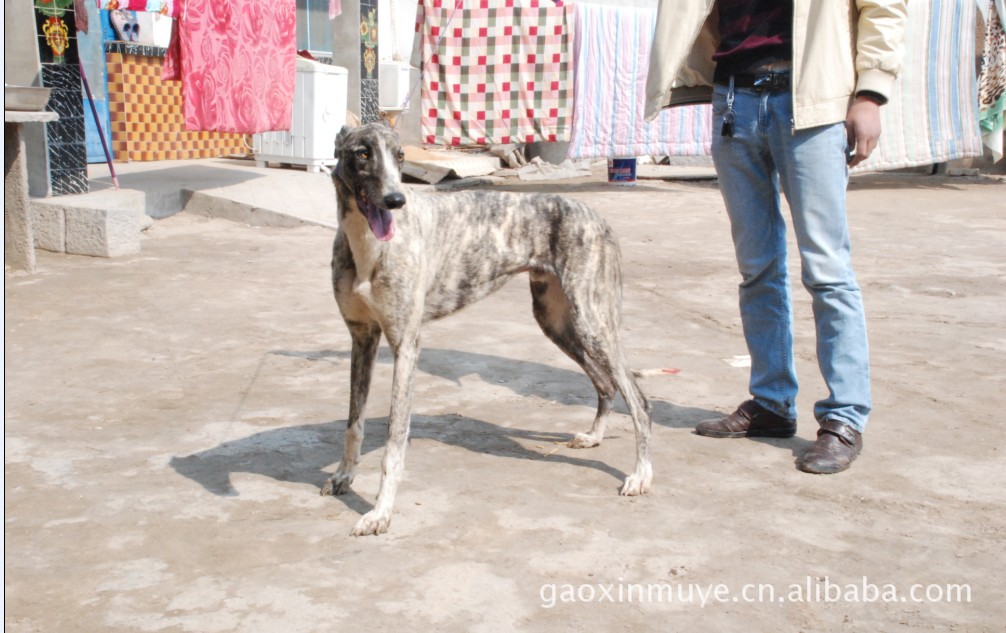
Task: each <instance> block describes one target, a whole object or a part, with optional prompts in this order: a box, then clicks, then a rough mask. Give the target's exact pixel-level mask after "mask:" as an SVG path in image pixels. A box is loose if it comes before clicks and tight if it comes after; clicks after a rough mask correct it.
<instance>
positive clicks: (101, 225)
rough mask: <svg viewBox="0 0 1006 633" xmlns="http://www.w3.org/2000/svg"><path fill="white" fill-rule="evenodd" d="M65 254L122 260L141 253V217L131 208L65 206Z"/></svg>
mask: <svg viewBox="0 0 1006 633" xmlns="http://www.w3.org/2000/svg"><path fill="white" fill-rule="evenodd" d="M65 214H66V252H67V253H69V254H71V255H91V256H92V257H119V256H122V255H133V254H135V253H139V252H140V230H141V226H142V225H141V218H140V214H139V213H137V212H136V211H134V210H131V209H90V208H80V207H66V208H65Z"/></svg>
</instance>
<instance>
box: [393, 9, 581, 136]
mask: <svg viewBox="0 0 1006 633" xmlns="http://www.w3.org/2000/svg"><path fill="white" fill-rule="evenodd" d="M573 11H574V9H573V7H572V6H562V3H555V2H553V1H552V0H467V1H465V0H419V7H418V10H417V15H416V50H415V51H414V54H413V64H414V65H415V66H418V67H419V68H421V69H422V102H421V107H422V113H421V117H420V120H421V126H422V138H423V141H424V142H425V143H427V144H430V145H453V146H461V145H494V144H506V143H533V142H538V141H544V142H558V141H568V140H569V138H570V132H571V129H572V116H573V58H572V55H573V25H574V20H573V17H574V16H573Z"/></svg>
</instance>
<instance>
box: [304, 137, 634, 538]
mask: <svg viewBox="0 0 1006 633" xmlns="http://www.w3.org/2000/svg"><path fill="white" fill-rule="evenodd" d="M335 145H336V157H337V158H338V159H339V161H338V166H337V168H336V169H335V172H334V174H333V176H332V180H333V182H334V183H335V190H336V195H337V198H338V203H339V231H338V233H337V234H336V237H335V246H334V252H333V255H332V284H333V286H334V289H335V299H336V302H337V303H338V305H339V310H340V311H341V313H342V316H343V318H344V319H345V321H346V326H347V327H348V328H349V333H350V336H351V337H352V341H353V349H352V369H351V371H350V397H349V420H348V426H347V429H346V443H345V448H344V452H343V455H342V461H341V462H340V463H339V466H338V468H337V469H336V472H335V474H334V475H333V476H332V477H331V478H330V479H329V480H328V482H327V483H326V484H325V486H324V487H323V488H322V491H321V493H322V494H337V495H338V494H343V493H345V492H347V491H348V490H349V486H350V484H351V483H352V481H353V476H354V474H355V473H356V466H357V464H358V463H359V461H360V446H361V444H362V442H363V429H364V408H365V405H366V402H367V394H368V392H369V389H370V379H371V372H372V369H373V366H374V359H375V358H376V355H377V347H378V344H379V342H380V338H381V333H382V332H383V333H384V336H385V337H386V338H387V340H388V344H389V345H390V346H391V350H392V352H393V353H394V359H395V368H394V378H393V382H392V401H391V416H390V421H389V424H388V440H387V446H386V447H385V452H384V459H383V462H382V476H381V486H380V491H379V492H378V495H377V502H376V504H375V506H374V509H373V510H371V511H370V512H368V513H366V514H365V515H364V516H363V517H361V518H360V520H359V522H358V523H357V524H356V527H355V528H354V529H353V535H356V536H359V535H365V534H380V533H383V532H386V531H387V529H388V524H389V522H390V521H391V509H392V506H393V505H394V500H395V494H396V491H397V489H398V484H399V482H400V481H401V478H402V472H403V468H404V462H405V446H406V440H407V439H408V435H409V416H410V408H411V400H412V384H413V377H414V375H415V372H416V359H417V357H418V356H419V331H420V329H421V327H422V325H423V323H425V322H427V321H430V320H433V319H439V318H441V317H444V316H447V315H449V314H452V313H454V312H456V311H458V310H460V309H461V308H463V307H464V306H466V305H468V304H470V303H473V302H475V301H478V300H479V299H481V298H483V297H485V296H487V295H488V294H490V293H491V292H493V291H495V290H497V289H499V288H500V287H502V286H503V284H504V283H506V282H507V281H508V280H509V279H511V278H512V277H514V276H515V275H518V274H520V273H522V272H525V271H526V272H528V273H529V275H530V280H531V297H532V299H533V311H534V317H535V319H536V320H537V321H538V324H539V325H540V326H541V329H542V330H543V331H544V332H545V335H546V336H547V337H548V338H549V339H551V340H552V342H554V343H555V344H556V345H558V346H559V348H560V349H561V350H562V351H563V352H565V353H566V354H567V355H569V356H570V357H571V358H572V359H573V360H575V361H576V362H577V363H579V365H580V366H581V367H582V368H583V370H584V371H585V372H586V373H587V376H589V377H590V380H591V381H592V382H593V383H594V387H595V388H596V389H597V397H598V404H597V416H596V417H595V418H594V424H593V427H592V428H591V429H590V431H589V432H587V433H577V434H576V435H575V436H574V438H573V439H572V440H571V441H570V443H569V445H570V446H571V447H574V448H587V447H591V446H597V445H598V444H600V443H601V440H602V438H603V437H604V430H605V425H606V422H607V419H608V415H609V412H610V411H611V407H612V402H613V400H614V398H615V395H616V393H619V392H620V393H621V394H622V397H623V398H625V402H626V404H627V405H628V410H629V413H630V415H631V416H632V421H633V424H634V426H635V433H636V468H635V471H634V472H633V473H632V474H631V475H629V476H628V477H626V479H625V482H624V484H623V485H622V488H621V494H623V495H638V494H642V493H645V492H647V491H648V490H649V488H650V481H651V479H652V476H653V475H652V468H651V466H650V404H649V402H647V400H646V397H645V396H644V395H643V393H642V392H641V391H640V389H639V386H638V385H637V384H636V381H635V379H634V378H633V376H632V372H631V371H630V370H629V369H628V366H627V365H626V362H625V356H624V354H623V352H622V345H621V342H620V338H619V333H618V328H619V320H620V316H621V302H622V278H621V254H620V252H619V248H618V241H617V240H616V238H615V235H614V233H613V232H612V230H611V227H610V226H609V225H608V224H607V222H605V221H604V220H603V219H601V217H600V216H598V215H597V213H595V212H594V211H593V210H591V209H590V208H588V207H587V206H585V205H584V204H582V203H579V202H576V201H574V200H568V199H565V198H561V197H559V196H555V195H518V194H512V193H502V192H490V191H472V192H461V193H450V194H447V193H426V192H418V191H411V190H409V189H407V188H405V187H403V186H402V180H401V172H402V161H403V159H404V154H403V151H402V146H401V142H400V141H399V139H398V136H397V135H396V134H395V133H394V132H393V131H392V130H391V129H390V128H388V127H387V126H385V125H382V124H378V123H374V124H369V125H364V126H361V127H357V128H353V129H349V128H343V129H342V131H341V132H340V133H339V135H338V138H337V139H336V142H335Z"/></svg>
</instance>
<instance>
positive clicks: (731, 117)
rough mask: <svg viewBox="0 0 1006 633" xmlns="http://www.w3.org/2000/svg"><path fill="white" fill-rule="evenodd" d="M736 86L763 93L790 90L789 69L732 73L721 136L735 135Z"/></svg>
mask: <svg viewBox="0 0 1006 633" xmlns="http://www.w3.org/2000/svg"><path fill="white" fill-rule="evenodd" d="M736 88H749V89H752V88H753V89H754V90H756V91H758V92H762V93H764V92H782V91H784V90H789V71H784V72H770V73H740V74H736V75H730V83H729V89H728V90H727V110H726V112H724V113H723V127H722V128H721V129H720V136H727V137H730V136H733V135H734V123H735V121H736V119H737V114H736V113H735V112H734V90H735V89H736Z"/></svg>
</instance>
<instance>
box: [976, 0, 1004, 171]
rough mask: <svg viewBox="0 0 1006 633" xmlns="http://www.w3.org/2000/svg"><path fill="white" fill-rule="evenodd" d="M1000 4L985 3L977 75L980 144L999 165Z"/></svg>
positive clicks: (997, 0)
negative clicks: (979, 70)
mask: <svg viewBox="0 0 1006 633" xmlns="http://www.w3.org/2000/svg"><path fill="white" fill-rule="evenodd" d="M1003 5H1004V3H1003V1H1002V0H994V1H992V2H989V3H988V7H987V9H986V11H985V12H984V14H985V50H984V54H983V55H982V69H981V73H980V74H979V75H978V112H979V121H978V124H979V126H980V127H981V131H982V141H983V142H984V144H985V147H988V148H989V150H990V151H991V152H992V158H993V160H994V161H995V162H998V161H999V160H1001V159H1002V157H1003V113H1004V111H1006V35H1004V33H1003V22H1002V20H1003Z"/></svg>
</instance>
